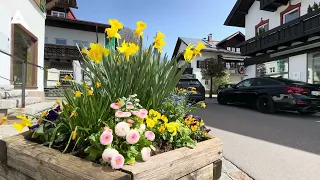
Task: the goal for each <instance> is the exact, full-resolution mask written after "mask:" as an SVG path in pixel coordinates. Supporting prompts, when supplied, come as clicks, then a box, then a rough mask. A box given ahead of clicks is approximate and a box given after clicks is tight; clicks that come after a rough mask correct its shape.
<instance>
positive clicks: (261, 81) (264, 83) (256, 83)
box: [253, 79, 280, 86]
mask: <svg viewBox="0 0 320 180" xmlns="http://www.w3.org/2000/svg"><path fill="white" fill-rule="evenodd" d="M277 84H280V83H279V82H277V81H273V80H269V79H255V80H254V82H253V86H269V85H277Z"/></svg>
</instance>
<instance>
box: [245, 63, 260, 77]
mask: <svg viewBox="0 0 320 180" xmlns="http://www.w3.org/2000/svg"><path fill="white" fill-rule="evenodd" d="M256 70H257V68H256V65H255V64H254V65H250V66H248V67H246V73H245V76H244V79H248V78H254V77H256Z"/></svg>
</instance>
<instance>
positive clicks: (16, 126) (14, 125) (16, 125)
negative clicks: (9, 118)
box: [13, 122, 26, 132]
mask: <svg viewBox="0 0 320 180" xmlns="http://www.w3.org/2000/svg"><path fill="white" fill-rule="evenodd" d="M13 127H14V128H15V129H16V130H17V131H19V132H21V131H22V130H23V128H24V127H26V126H25V123H24V122H22V123H19V124H18V123H16V122H14V123H13Z"/></svg>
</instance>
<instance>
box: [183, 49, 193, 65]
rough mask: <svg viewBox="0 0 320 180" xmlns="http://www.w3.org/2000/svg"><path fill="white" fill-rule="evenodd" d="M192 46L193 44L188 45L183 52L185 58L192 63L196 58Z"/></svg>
mask: <svg viewBox="0 0 320 180" xmlns="http://www.w3.org/2000/svg"><path fill="white" fill-rule="evenodd" d="M192 48H193V46H192V45H188V47H187V48H186V50H185V52H184V54H183V57H184V60H185V61H187V62H188V63H191V62H192V60H193V59H194V58H195V56H194V52H193V51H192Z"/></svg>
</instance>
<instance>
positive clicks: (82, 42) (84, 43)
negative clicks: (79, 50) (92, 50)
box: [73, 40, 89, 47]
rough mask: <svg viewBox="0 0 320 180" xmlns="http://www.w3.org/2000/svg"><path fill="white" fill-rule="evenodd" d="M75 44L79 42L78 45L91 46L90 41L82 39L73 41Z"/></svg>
mask: <svg viewBox="0 0 320 180" xmlns="http://www.w3.org/2000/svg"><path fill="white" fill-rule="evenodd" d="M73 42H74V45H75V46H76V45H77V44H78V46H80V47H81V46H85V47H89V42H88V41H80V40H75V41H73Z"/></svg>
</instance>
